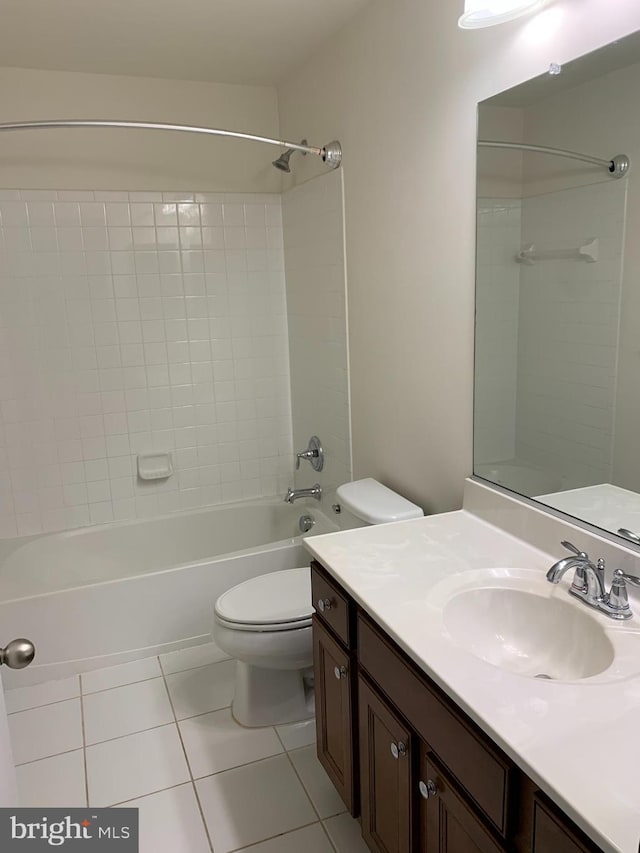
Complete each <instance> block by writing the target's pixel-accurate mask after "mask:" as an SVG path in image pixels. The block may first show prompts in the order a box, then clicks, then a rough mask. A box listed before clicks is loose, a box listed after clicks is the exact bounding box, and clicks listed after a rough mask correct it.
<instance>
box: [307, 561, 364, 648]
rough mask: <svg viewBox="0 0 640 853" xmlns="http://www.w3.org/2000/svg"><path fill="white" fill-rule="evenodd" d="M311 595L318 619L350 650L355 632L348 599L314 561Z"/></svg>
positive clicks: (312, 563)
mask: <svg viewBox="0 0 640 853" xmlns="http://www.w3.org/2000/svg"><path fill="white" fill-rule="evenodd" d="M311 595H312V601H313V606H314V607H315V609H316V615H317V616H318V619H320V621H321V622H324V624H325V625H328V626H329V628H331V630H332V631H333V633H334V634H335V635H336V636H337V637H338V639H339V640H341V641H342V642H343V643H344V645H345V646H346V647H347V649H350V648H352V646H353V645H354V643H353V640H354V633H355V632H354V631H353V629H352V627H351V622H352V619H351V617H350V612H349V599H348V598H347V597H346V596H345V594H344V593H343V592H342V591H341V590H340V588H339V587H338V586H337V585H336V584H335V583H334V582H333V581H332V580H331V579H330V578H329V576H328V574H327V573H326V572H325V570H324V569H323V568H322V566H321V565H320V563H317V562H316V561H315V560H312V562H311Z"/></svg>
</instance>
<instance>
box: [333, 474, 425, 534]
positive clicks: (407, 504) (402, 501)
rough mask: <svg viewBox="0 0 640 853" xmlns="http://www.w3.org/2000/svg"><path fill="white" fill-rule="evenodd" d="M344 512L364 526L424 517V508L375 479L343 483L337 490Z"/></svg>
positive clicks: (368, 478)
mask: <svg viewBox="0 0 640 853" xmlns="http://www.w3.org/2000/svg"><path fill="white" fill-rule="evenodd" d="M336 497H337V498H338V502H339V503H340V505H341V506H342V508H343V509H345V510H347V511H348V512H350V513H351V514H352V515H354V516H355V517H356V518H357V519H359V520H360V521H363V522H364V523H365V524H387V523H389V522H390V521H408V520H409V519H411V518H422V516H423V515H424V512H423V511H422V509H421V508H420V507H419V506H417V505H416V504H414V503H411V501H408V500H407V499H406V498H403V497H402V495H399V494H398V493H397V492H394V491H393V490H392V489H389V488H387V487H386V486H383V485H382V483H379V482H378V481H377V480H374V479H373V478H372V477H367V478H366V479H364V480H353V481H352V482H351V483H344V484H343V485H342V486H339V487H338V489H337V491H336Z"/></svg>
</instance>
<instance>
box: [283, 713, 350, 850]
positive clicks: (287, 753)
mask: <svg viewBox="0 0 640 853" xmlns="http://www.w3.org/2000/svg"><path fill="white" fill-rule="evenodd" d="M276 734H277V736H278V738H279V740H280V743H281V744H282V745H283V747H284V750H285V754H286V756H287V758H288V759H289V762H290V764H291V766H292V767H293V772H294V773H295V774H296V776H297V777H298V779H299V780H300V784H301V785H302V788H303V790H304V792H305V794H306V795H307V798H308V800H309V802H310V803H311V808H312V809H313V810H314V812H315V813H316V814H317V815H318V820H319V822H320V826H321V827H322V831H323V832H324V834H325V836H326V837H327V840H328V842H329V844H330V845H331V847H332V848H333V850H334V851H338V848H337V847H336V846H335V844H334V843H333V840H332V838H331V836H330V835H329V833H328V831H327V828H326V826H325V825H324V821H325V820H329V818H332V817H337V815H329V816H328V817H326V818H322V817H320V813H319V812H318V809H317V808H316V806H315V803H314V802H313V800H312V799H311V794H310V793H309V792H308V791H307V788H306V786H305V784H304V782H303V781H302V777H301V776H300V774H299V773H298V770H297V768H296V766H295V764H294V763H293V760H292V758H291V752H297V751H298V750H301V749H309V747H310V746H311V747H312V746H313V745H314V744H307V746H300V747H296V748H295V749H292V750H288V749H287V748H286V746H285V745H284V741H283V740H282V738H281V737H280V733H279V732H278V730H277V729H276ZM338 814H348V812H347V811H346V808H345V811H344V812H338Z"/></svg>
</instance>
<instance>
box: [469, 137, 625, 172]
mask: <svg viewBox="0 0 640 853" xmlns="http://www.w3.org/2000/svg"><path fill="white" fill-rule="evenodd" d="M478 147H479V148H511V149H516V150H519V151H535V152H537V153H539V154H554V155H555V156H556V157H568V158H569V159H570V160H580V161H582V162H583V163H593V164H594V165H596V166H602V167H603V168H605V169H606V170H607V171H608V172H609V174H610V175H611V176H612V177H613V178H622V177H623V176H624V175H626V174H627V172H628V171H629V166H630V165H631V164H630V162H629V158H628V157H627V155H626V154H616V156H615V157H613V158H612V159H611V160H603V159H602V158H601V157H591V156H590V155H589V154H579V153H577V152H576V151H567V150H566V149H564V148H549V147H548V146H546V145H528V144H527V143H525V142H499V141H497V140H492V139H479V140H478Z"/></svg>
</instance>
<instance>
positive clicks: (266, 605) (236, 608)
mask: <svg viewBox="0 0 640 853" xmlns="http://www.w3.org/2000/svg"><path fill="white" fill-rule="evenodd" d="M312 614H313V607H312V605H311V575H310V572H309V567H308V566H304V567H302V568H299V569H285V570H284V571H280V572H271V573H270V574H267V575H260V576H259V577H255V578H251V579H250V580H247V581H244V582H243V583H240V584H238V585H237V586H234V587H232V588H231V589H229V590H227V592H225V593H223V594H222V595H221V596H220V597H219V598H218V600H217V601H216V606H215V616H216V620H217V621H218V623H219V624H221V625H224V626H226V627H227V628H232V629H235V630H236V631H292V630H297V629H300V628H306V627H308V626H309V625H311V616H312Z"/></svg>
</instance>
